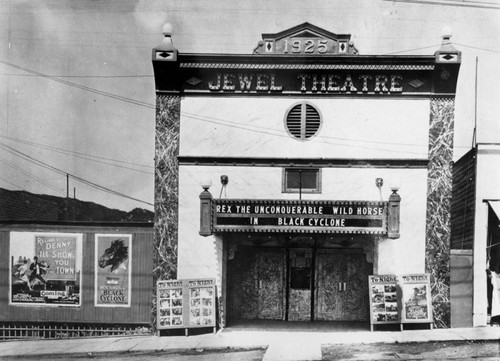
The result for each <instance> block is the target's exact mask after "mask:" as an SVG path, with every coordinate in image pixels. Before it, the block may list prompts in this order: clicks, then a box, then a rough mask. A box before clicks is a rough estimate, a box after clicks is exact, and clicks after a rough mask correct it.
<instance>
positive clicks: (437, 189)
mask: <svg viewBox="0 0 500 361" xmlns="http://www.w3.org/2000/svg"><path fill="white" fill-rule="evenodd" d="M454 108H455V99H454V98H453V97H432V98H431V109H430V127H429V166H428V171H427V172H428V177H427V230H426V245H425V259H426V264H425V268H426V272H428V273H430V274H431V291H432V305H433V309H434V322H435V325H436V327H449V326H450V235H451V190H452V161H453V128H454Z"/></svg>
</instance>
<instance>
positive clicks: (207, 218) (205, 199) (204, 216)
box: [200, 179, 212, 236]
mask: <svg viewBox="0 0 500 361" xmlns="http://www.w3.org/2000/svg"><path fill="white" fill-rule="evenodd" d="M200 185H201V188H203V192H201V194H200V235H201V236H210V235H211V234H212V194H211V193H210V192H209V191H208V190H209V189H210V187H211V186H212V181H211V180H210V179H204V180H202V181H201V182H200Z"/></svg>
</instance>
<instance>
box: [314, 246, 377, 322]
mask: <svg viewBox="0 0 500 361" xmlns="http://www.w3.org/2000/svg"><path fill="white" fill-rule="evenodd" d="M371 269H372V266H371V264H369V263H368V262H367V261H366V256H365V254H363V253H326V252H325V253H319V252H318V254H317V267H316V272H317V273H316V285H315V289H316V302H315V303H316V305H315V319H316V320H322V321H366V320H368V318H369V312H368V311H369V309H368V275H369V274H371Z"/></svg>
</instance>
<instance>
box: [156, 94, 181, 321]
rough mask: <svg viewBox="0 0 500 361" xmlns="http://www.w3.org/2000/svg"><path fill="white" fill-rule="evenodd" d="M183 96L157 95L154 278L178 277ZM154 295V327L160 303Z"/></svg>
mask: <svg viewBox="0 0 500 361" xmlns="http://www.w3.org/2000/svg"><path fill="white" fill-rule="evenodd" d="M180 109H181V98H180V96H179V95H157V97H156V129H155V224H154V230H155V232H154V240H153V242H154V247H153V282H154V285H155V286H156V281H157V280H168V279H175V278H177V245H178V240H177V235H178V210H179V163H178V160H177V156H178V155H179V130H180ZM155 301H156V300H155V298H154V297H153V303H152V304H153V307H152V312H151V313H152V316H153V328H155V327H156V303H155Z"/></svg>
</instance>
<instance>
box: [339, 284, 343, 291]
mask: <svg viewBox="0 0 500 361" xmlns="http://www.w3.org/2000/svg"><path fill="white" fill-rule="evenodd" d="M339 291H342V282H339Z"/></svg>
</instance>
